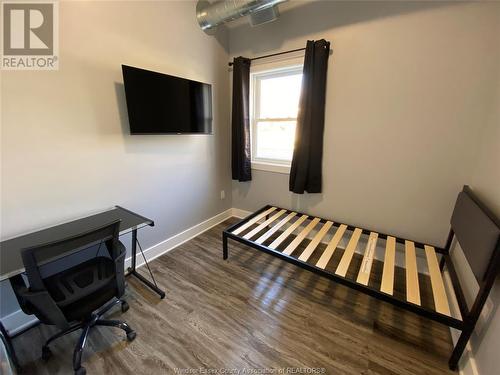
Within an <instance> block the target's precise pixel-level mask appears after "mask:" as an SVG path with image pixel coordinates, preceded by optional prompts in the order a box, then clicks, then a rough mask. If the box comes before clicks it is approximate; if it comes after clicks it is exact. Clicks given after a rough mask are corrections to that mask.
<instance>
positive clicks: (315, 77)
mask: <svg viewBox="0 0 500 375" xmlns="http://www.w3.org/2000/svg"><path fill="white" fill-rule="evenodd" d="M329 54H330V42H327V41H326V40H324V39H321V40H317V41H313V40H308V41H307V45H306V54H305V57H304V70H303V77H302V91H301V94H300V104H299V114H298V118H297V128H296V130H295V147H294V150H293V159H292V166H291V169H290V182H289V189H290V191H292V192H294V193H297V194H304V191H307V192H308V193H321V180H322V177H321V163H322V159H323V129H324V127H325V95H326V73H327V68H328V56H329Z"/></svg>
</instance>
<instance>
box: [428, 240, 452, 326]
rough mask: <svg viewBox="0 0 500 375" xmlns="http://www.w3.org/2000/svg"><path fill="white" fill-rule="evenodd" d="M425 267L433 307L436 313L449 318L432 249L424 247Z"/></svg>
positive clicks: (440, 277)
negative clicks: (427, 270)
mask: <svg viewBox="0 0 500 375" xmlns="http://www.w3.org/2000/svg"><path fill="white" fill-rule="evenodd" d="M424 248H425V256H426V258H427V265H428V266H429V275H430V277H431V285H432V295H433V296H434V306H435V308H436V311H437V312H438V313H441V314H444V315H448V316H451V313H450V305H449V304H448V298H447V297H446V291H445V289H444V283H443V278H442V276H441V271H440V270H439V263H438V260H437V256H436V251H435V250H434V247H432V246H428V245H424Z"/></svg>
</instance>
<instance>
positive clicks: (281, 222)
mask: <svg viewBox="0 0 500 375" xmlns="http://www.w3.org/2000/svg"><path fill="white" fill-rule="evenodd" d="M295 215H297V212H290V213H289V214H288V215H287V216H286V217H285V218H284V219H283V220H281V221H280V222H279V223H278V224H276V225H275V226H274V227H272V228H271V229H269V230H268V231H267V232H266V233H264V234H263V235H262V236H260V237H259V238H257V239H256V240H255V243H258V244H261V243H263V242H264V241H265V240H267V239H268V238H269V237H271V236H272V235H273V234H274V233H275V232H276V231H277V230H278V229H280V228H281V227H282V226H283V225H285V224H286V223H288V222H289V221H290V219H291V218H292V217H294V216H295Z"/></svg>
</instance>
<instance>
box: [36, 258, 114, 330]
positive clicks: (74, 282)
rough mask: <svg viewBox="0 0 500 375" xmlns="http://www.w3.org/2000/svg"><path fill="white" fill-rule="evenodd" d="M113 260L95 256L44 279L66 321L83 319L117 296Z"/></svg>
mask: <svg viewBox="0 0 500 375" xmlns="http://www.w3.org/2000/svg"><path fill="white" fill-rule="evenodd" d="M114 267H115V264H114V262H113V261H112V260H111V259H110V258H107V257H102V256H99V257H95V258H92V259H89V260H88V261H86V262H83V263H81V264H78V265H76V266H74V267H71V268H69V269H67V270H65V271H63V272H61V273H58V274H55V275H53V276H50V277H48V278H47V279H45V280H44V283H45V286H46V288H47V290H48V291H49V293H50V294H51V295H52V296H53V298H54V300H55V302H56V303H57V305H58V306H59V308H60V309H61V311H62V313H63V314H64V316H65V317H66V319H67V320H68V321H75V320H84V319H86V318H87V317H88V316H90V314H91V313H92V312H93V311H94V310H96V309H98V308H99V307H101V306H102V305H103V304H105V303H106V302H107V301H109V300H110V299H112V298H113V297H114V296H116V295H117V290H116V287H113V286H112V285H110V284H116V281H115V276H114Z"/></svg>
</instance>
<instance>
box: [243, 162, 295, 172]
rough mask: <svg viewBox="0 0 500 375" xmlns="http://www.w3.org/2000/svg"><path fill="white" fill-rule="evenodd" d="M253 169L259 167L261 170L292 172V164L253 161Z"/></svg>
mask: <svg viewBox="0 0 500 375" xmlns="http://www.w3.org/2000/svg"><path fill="white" fill-rule="evenodd" d="M252 169H257V170H259V171H266V172H273V173H282V174H290V166H289V165H283V164H273V163H263V162H255V161H253V162H252Z"/></svg>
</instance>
